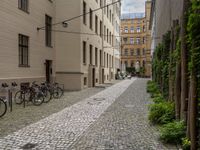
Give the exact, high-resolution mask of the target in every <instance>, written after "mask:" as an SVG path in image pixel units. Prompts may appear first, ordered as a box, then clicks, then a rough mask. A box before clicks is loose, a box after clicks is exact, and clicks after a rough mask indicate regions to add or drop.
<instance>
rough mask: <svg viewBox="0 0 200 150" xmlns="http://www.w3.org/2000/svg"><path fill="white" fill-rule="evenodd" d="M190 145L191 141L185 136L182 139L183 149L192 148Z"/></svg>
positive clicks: (188, 149)
mask: <svg viewBox="0 0 200 150" xmlns="http://www.w3.org/2000/svg"><path fill="white" fill-rule="evenodd" d="M190 146H191V141H190V140H189V139H188V138H187V137H185V138H183V139H182V147H183V150H190Z"/></svg>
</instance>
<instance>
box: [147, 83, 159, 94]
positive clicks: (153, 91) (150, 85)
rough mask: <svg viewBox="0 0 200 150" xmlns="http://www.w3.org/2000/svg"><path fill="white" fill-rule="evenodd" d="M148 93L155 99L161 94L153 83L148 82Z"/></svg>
mask: <svg viewBox="0 0 200 150" xmlns="http://www.w3.org/2000/svg"><path fill="white" fill-rule="evenodd" d="M147 92H148V93H150V94H151V96H153V97H154V94H159V90H158V86H157V85H156V83H155V82H153V81H148V82H147Z"/></svg>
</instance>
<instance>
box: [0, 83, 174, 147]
mask: <svg viewBox="0 0 200 150" xmlns="http://www.w3.org/2000/svg"><path fill="white" fill-rule="evenodd" d="M146 81H147V80H146V79H132V80H124V81H122V82H120V83H117V84H115V85H113V86H111V87H109V88H107V89H105V90H103V91H101V92H99V93H97V94H96V95H94V96H91V97H90V98H86V99H84V100H82V101H80V102H77V103H76V104H74V105H72V106H70V107H67V108H65V109H64V110H62V111H60V112H58V113H55V114H53V115H51V116H49V117H47V118H45V119H43V120H41V121H39V122H37V123H34V124H32V125H30V126H27V127H25V128H23V129H21V130H19V131H17V132H15V133H13V134H10V135H8V136H6V137H4V138H3V139H0V149H26V147H29V146H30V147H33V149H52V150H53V149H59V150H65V149H69V150H104V149H106V150H118V149H121V150H140V149H141V150H151V149H152V150H165V149H166V150H167V149H169V150H172V149H176V148H174V147H167V146H164V145H162V144H161V142H159V140H158V132H157V131H156V129H155V128H154V127H152V126H150V125H149V123H148V120H147V112H148V104H149V103H150V101H149V95H148V94H147V93H146Z"/></svg>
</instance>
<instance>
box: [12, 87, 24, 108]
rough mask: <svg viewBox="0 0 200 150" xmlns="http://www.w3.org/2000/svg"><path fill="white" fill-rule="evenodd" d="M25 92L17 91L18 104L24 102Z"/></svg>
mask: <svg viewBox="0 0 200 150" xmlns="http://www.w3.org/2000/svg"><path fill="white" fill-rule="evenodd" d="M22 93H23V92H22V91H21V90H20V91H18V92H17V93H15V97H14V101H15V103H16V104H18V105H20V104H22V102H23V94H22Z"/></svg>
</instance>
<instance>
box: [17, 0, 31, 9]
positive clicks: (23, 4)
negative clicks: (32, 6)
mask: <svg viewBox="0 0 200 150" xmlns="http://www.w3.org/2000/svg"><path fill="white" fill-rule="evenodd" d="M28 3H29V1H28V0H18V7H19V9H21V10H23V11H25V12H28Z"/></svg>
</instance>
